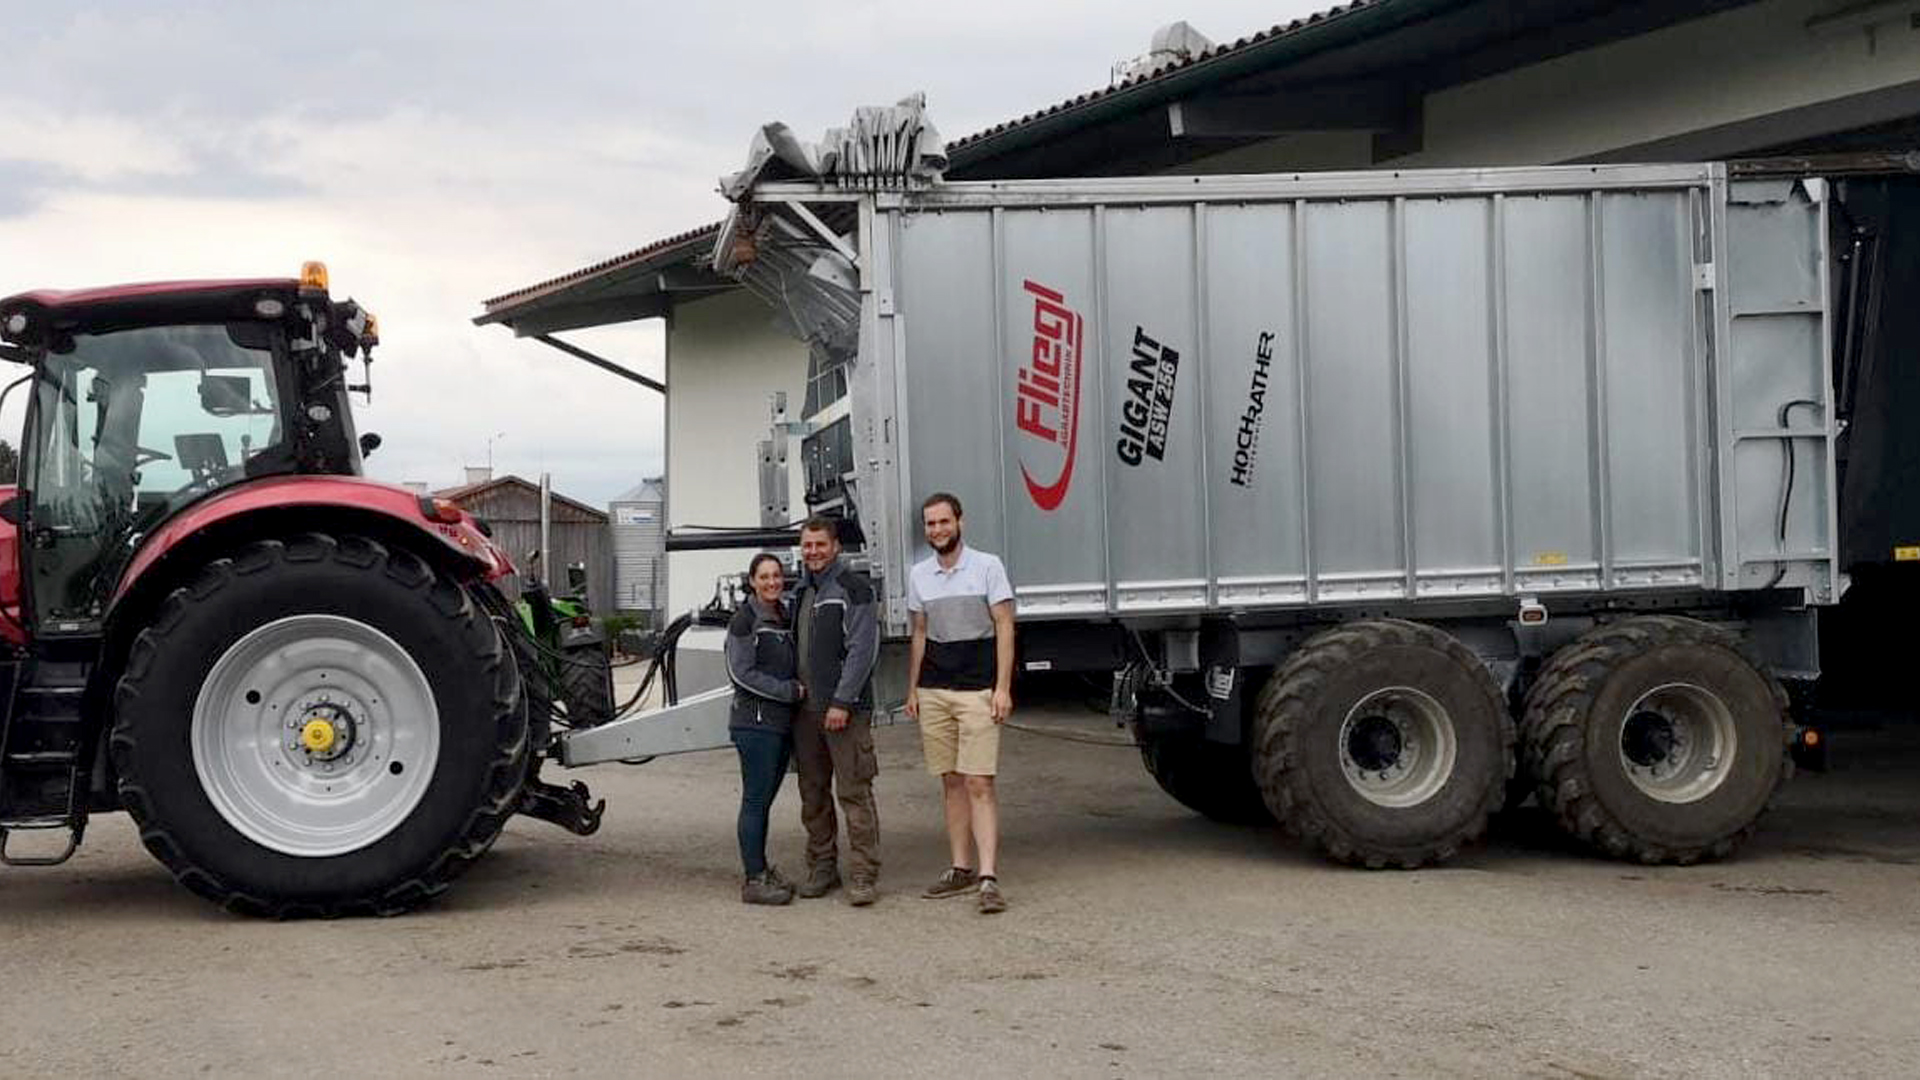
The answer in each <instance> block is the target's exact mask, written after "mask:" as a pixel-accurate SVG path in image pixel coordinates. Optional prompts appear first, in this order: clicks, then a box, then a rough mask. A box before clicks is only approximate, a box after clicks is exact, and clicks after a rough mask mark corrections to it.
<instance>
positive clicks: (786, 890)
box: [740, 870, 793, 906]
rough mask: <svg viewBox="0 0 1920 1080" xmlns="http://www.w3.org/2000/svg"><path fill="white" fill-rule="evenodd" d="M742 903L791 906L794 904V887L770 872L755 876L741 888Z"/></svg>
mask: <svg viewBox="0 0 1920 1080" xmlns="http://www.w3.org/2000/svg"><path fill="white" fill-rule="evenodd" d="M740 902H741V903H743V904H771V905H775V906H778V905H780V904H789V903H792V902H793V886H791V885H789V884H787V883H786V881H784V880H782V879H781V877H780V875H779V874H778V873H777V872H775V871H773V870H768V871H766V872H765V873H761V874H755V875H754V876H753V877H750V878H748V879H747V880H746V881H745V882H744V883H743V884H742V885H741V886H740Z"/></svg>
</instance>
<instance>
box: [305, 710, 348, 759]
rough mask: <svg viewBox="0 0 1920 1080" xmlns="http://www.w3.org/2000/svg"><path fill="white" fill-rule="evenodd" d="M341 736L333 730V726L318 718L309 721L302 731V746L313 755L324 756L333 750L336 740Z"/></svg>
mask: <svg viewBox="0 0 1920 1080" xmlns="http://www.w3.org/2000/svg"><path fill="white" fill-rule="evenodd" d="M337 738H339V736H338V735H337V734H336V733H335V732H334V730H333V724H331V723H329V722H328V721H325V720H321V719H319V718H318V717H316V718H314V719H312V720H309V721H307V724H306V726H305V727H303V728H301V729H300V744H301V745H302V746H304V747H306V748H307V750H308V751H309V752H311V753H315V754H324V753H326V752H327V751H329V750H331V749H333V743H334V740H335V739H337Z"/></svg>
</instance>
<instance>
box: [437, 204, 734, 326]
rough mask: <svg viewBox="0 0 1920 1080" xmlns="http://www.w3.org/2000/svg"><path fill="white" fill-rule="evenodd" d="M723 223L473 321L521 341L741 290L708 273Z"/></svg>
mask: <svg viewBox="0 0 1920 1080" xmlns="http://www.w3.org/2000/svg"><path fill="white" fill-rule="evenodd" d="M719 231H720V226H719V225H717V224H716V225H709V226H707V227H705V228H703V229H695V230H693V231H692V232H687V233H681V234H680V235H678V236H672V237H668V238H667V239H665V240H659V241H655V242H654V243H652V244H649V245H647V246H646V247H643V248H640V249H638V250H637V251H630V252H628V253H627V254H625V255H621V256H617V257H615V258H612V259H608V260H607V261H605V262H602V263H596V264H595V265H593V266H589V267H586V268H584V269H580V270H576V271H574V272H572V273H570V274H564V275H562V276H560V277H557V278H553V279H551V280H548V281H543V282H540V283H539V284H537V285H529V286H527V287H526V288H523V289H516V290H515V291H513V292H510V293H505V294H503V295H500V296H496V297H494V298H492V299H491V300H487V301H485V302H484V305H483V306H484V307H485V308H486V310H485V311H484V312H482V313H481V314H480V315H479V316H477V317H476V318H475V319H474V320H473V321H474V323H475V325H478V326H490V325H494V324H499V325H502V326H507V327H510V328H512V330H513V332H514V334H515V335H516V336H519V337H539V336H542V335H546V334H552V333H554V332H556V331H560V330H578V329H581V328H583V327H588V326H605V325H607V324H609V323H621V322H632V321H634V320H636V319H652V318H658V317H660V316H662V315H665V314H666V313H667V311H668V309H670V308H671V307H672V306H673V305H674V304H675V303H677V302H679V301H681V300H688V299H696V298H698V297H701V296H709V295H712V294H714V293H717V292H724V291H726V290H728V289H731V288H735V287H736V286H735V284H734V283H733V282H731V281H729V280H727V279H726V278H723V277H720V276H719V275H717V274H715V273H713V272H712V271H711V270H709V269H707V266H706V257H707V253H708V252H709V251H711V250H712V248H713V239H714V237H715V236H716V235H718V233H719Z"/></svg>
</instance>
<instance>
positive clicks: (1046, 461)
mask: <svg viewBox="0 0 1920 1080" xmlns="http://www.w3.org/2000/svg"><path fill="white" fill-rule="evenodd" d="M1024 288H1025V289H1026V291H1027V292H1028V293H1030V294H1031V295H1032V296H1033V350H1032V353H1031V354H1030V355H1029V357H1028V360H1027V362H1026V363H1025V364H1022V365H1021V366H1020V372H1019V375H1018V377H1017V378H1016V380H1015V383H1014V393H1013V415H1014V421H1015V423H1016V424H1017V425H1018V426H1019V428H1020V432H1021V434H1023V435H1026V436H1028V437H1027V438H1025V439H1022V440H1020V476H1021V478H1022V479H1024V480H1026V482H1027V495H1028V496H1029V497H1031V498H1032V499H1033V505H1035V506H1037V507H1039V508H1040V509H1042V510H1049V511H1051V510H1054V509H1057V508H1058V507H1059V506H1060V504H1061V502H1063V501H1065V499H1066V497H1067V489H1068V487H1070V486H1071V485H1072V484H1073V460H1074V458H1075V457H1076V456H1077V451H1078V450H1079V443H1080V356H1081V346H1082V344H1083V342H1084V341H1085V340H1086V337H1085V321H1084V320H1083V319H1081V317H1080V313H1079V312H1077V311H1074V310H1073V309H1072V308H1070V307H1068V306H1067V300H1066V297H1064V296H1062V295H1061V294H1059V293H1057V292H1055V291H1054V290H1052V289H1049V288H1047V287H1046V286H1045V285H1042V284H1040V283H1038V282H1035V281H1028V282H1026V283H1025V285H1024ZM1041 444H1044V445H1045V446H1048V447H1052V448H1053V449H1051V450H1046V449H1042V447H1041ZM1036 474H1038V475H1037V476H1036Z"/></svg>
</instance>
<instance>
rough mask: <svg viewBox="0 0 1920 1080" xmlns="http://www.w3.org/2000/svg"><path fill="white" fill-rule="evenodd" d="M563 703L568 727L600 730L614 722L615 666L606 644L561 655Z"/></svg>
mask: <svg viewBox="0 0 1920 1080" xmlns="http://www.w3.org/2000/svg"><path fill="white" fill-rule="evenodd" d="M560 700H561V701H562V702H563V703H565V705H566V706H567V725H568V726H569V727H573V728H590V727H599V726H600V725H601V724H604V723H606V722H607V721H609V720H611V719H613V665H612V661H611V660H610V659H609V657H608V656H607V646H606V644H605V643H603V642H592V643H589V644H584V645H573V646H569V647H568V648H566V649H564V650H563V651H562V652H561V659H560Z"/></svg>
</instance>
